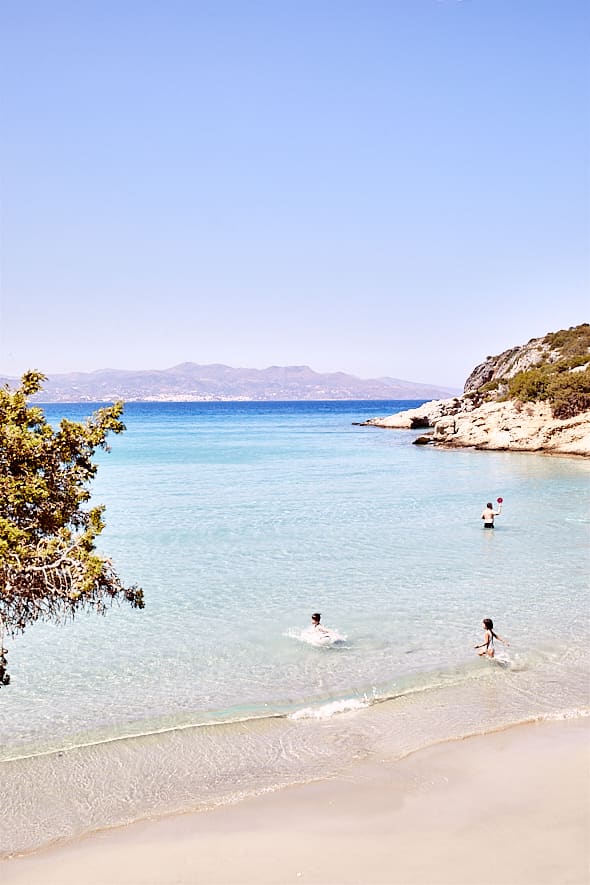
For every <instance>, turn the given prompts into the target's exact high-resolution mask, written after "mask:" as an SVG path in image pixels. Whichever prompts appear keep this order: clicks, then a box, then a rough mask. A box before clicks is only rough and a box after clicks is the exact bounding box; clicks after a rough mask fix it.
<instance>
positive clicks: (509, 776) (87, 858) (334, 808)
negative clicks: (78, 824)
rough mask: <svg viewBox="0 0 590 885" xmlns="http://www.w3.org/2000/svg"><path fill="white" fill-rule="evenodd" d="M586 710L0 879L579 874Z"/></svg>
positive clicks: (589, 817)
mask: <svg viewBox="0 0 590 885" xmlns="http://www.w3.org/2000/svg"><path fill="white" fill-rule="evenodd" d="M589 730H590V720H588V719H577V720H570V721H565V722H564V721H560V722H544V723H541V724H528V725H523V726H516V727H514V728H511V729H508V730H505V731H502V732H497V733H494V734H489V735H484V736H476V737H471V738H467V739H465V740H461V741H453V742H449V743H444V744H438V745H436V746H433V747H429V748H427V749H424V750H421V751H420V752H417V753H414V754H412V755H410V756H408V757H406V758H405V759H402V760H395V759H388V758H378V759H372V760H371V761H363V762H357V763H355V764H353V765H351V766H350V767H349V768H348V769H347V770H346V771H345V772H344V773H343V774H341V775H340V776H339V777H338V778H337V779H333V780H327V781H319V782H315V783H312V784H307V785H303V786H297V787H291V788H288V789H284V790H281V791H278V792H275V793H269V794H266V795H262V796H258V797H256V798H253V799H249V800H246V801H243V802H241V803H239V804H237V805H232V806H226V807H221V808H217V809H215V810H212V811H208V812H202V813H199V814H185V815H179V816H175V817H171V818H166V819H163V820H159V821H144V822H140V823H136V824H132V825H130V826H127V827H124V828H119V829H116V830H110V831H106V832H102V833H97V834H93V835H90V836H88V837H85V838H83V839H80V840H76V841H75V842H71V843H67V844H64V845H59V846H54V847H52V848H48V849H45V850H43V851H40V852H37V853H35V854H32V855H29V856H26V857H20V858H13V859H10V860H6V861H4V862H2V863H1V864H0V880H1V881H2V883H3V885H13V883H21V885H24V883H27V885H42V883H43V885H58V883H59V885H70V883H71V885H74V883H76V885H80V883H84V885H172V883H174V885H177V883H212V885H213V883H219V885H220V883H252V885H253V883H256V885H258V883H288V882H302V883H304V882H307V883H334V885H336V883H342V885H345V883H364V885H372V883H392V885H393V883H400V885H402V883H404V885H413V883H416V885H418V883H421V885H445V883H449V885H451V883H452V885H463V883H464V885H471V883H475V882H486V883H495V885H517V883H529V885H543V883H555V885H565V883H572V885H584V883H587V882H589V881H590V875H589V858H590V851H589V834H590V753H589V749H590V743H589V740H588V738H589Z"/></svg>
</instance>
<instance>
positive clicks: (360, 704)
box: [287, 698, 371, 719]
mask: <svg viewBox="0 0 590 885" xmlns="http://www.w3.org/2000/svg"><path fill="white" fill-rule="evenodd" d="M370 705H371V701H370V700H369V699H367V700H364V701H360V700H359V699H358V698H347V699H346V700H342V701H331V702H330V703H329V704H322V706H321V707H302V709H301V710H295V712H294V713H289V715H288V716H287V719H331V718H332V716H336V715H337V714H338V713H350V712H352V711H353V710H364V709H365V707H369V706H370Z"/></svg>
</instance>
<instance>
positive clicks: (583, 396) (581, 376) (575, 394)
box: [548, 367, 590, 419]
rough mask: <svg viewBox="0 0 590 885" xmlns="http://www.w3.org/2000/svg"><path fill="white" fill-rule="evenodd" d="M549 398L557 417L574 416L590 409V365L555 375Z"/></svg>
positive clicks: (550, 385) (549, 389)
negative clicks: (581, 370) (577, 370)
mask: <svg viewBox="0 0 590 885" xmlns="http://www.w3.org/2000/svg"><path fill="white" fill-rule="evenodd" d="M548 399H549V400H550V401H551V408H552V411H553V414H554V416H555V417H556V418H561V419H565V418H573V417H574V416H575V415H579V414H580V412H585V411H587V410H588V409H590V367H589V368H586V369H584V371H583V372H564V373H562V374H559V375H556V376H555V377H553V378H552V379H551V381H550V382H549V385H548Z"/></svg>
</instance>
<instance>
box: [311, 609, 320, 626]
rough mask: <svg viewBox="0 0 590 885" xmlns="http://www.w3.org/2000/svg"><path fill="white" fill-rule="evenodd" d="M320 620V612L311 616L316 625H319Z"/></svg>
mask: <svg viewBox="0 0 590 885" xmlns="http://www.w3.org/2000/svg"><path fill="white" fill-rule="evenodd" d="M320 618H321V614H320V613H319V612H314V613H313V615H312V616H311V619H312V621H313V622H314V624H319V622H320Z"/></svg>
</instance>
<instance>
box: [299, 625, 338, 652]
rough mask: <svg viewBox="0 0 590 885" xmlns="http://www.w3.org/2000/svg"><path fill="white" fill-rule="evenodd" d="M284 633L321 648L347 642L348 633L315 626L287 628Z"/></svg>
mask: <svg viewBox="0 0 590 885" xmlns="http://www.w3.org/2000/svg"><path fill="white" fill-rule="evenodd" d="M283 635H284V636H288V637H289V638H290V639H297V640H298V641H299V642H305V643H307V645H315V646H318V647H320V648H328V647H330V646H332V645H339V644H340V643H342V642H346V639H347V636H346V634H344V633H339V632H338V630H328V629H327V628H325V629H322V630H317V629H316V628H315V627H306V629H305V630H287V631H286V633H284V634H283Z"/></svg>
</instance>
